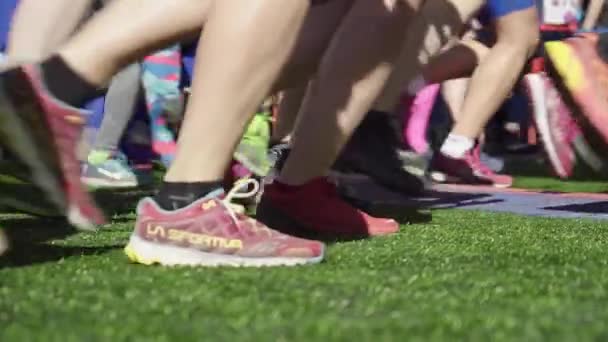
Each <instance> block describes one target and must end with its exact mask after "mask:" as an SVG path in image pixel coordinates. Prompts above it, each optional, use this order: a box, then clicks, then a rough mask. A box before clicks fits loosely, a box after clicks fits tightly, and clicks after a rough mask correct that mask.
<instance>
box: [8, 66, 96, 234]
mask: <svg viewBox="0 0 608 342" xmlns="http://www.w3.org/2000/svg"><path fill="white" fill-rule="evenodd" d="M0 119H1V120H2V124H1V125H0V139H1V140H2V143H3V144H4V145H5V146H7V147H8V148H10V149H11V150H12V151H13V152H14V154H15V155H16V156H17V157H18V158H19V159H20V160H21V162H23V163H24V164H25V165H26V166H27V167H28V168H29V170H30V172H31V179H32V181H33V182H34V183H35V184H36V185H37V186H38V187H39V188H40V189H41V190H42V191H43V192H44V193H45V194H46V196H47V197H48V199H49V200H50V201H51V202H52V203H53V204H54V205H55V206H56V207H57V208H58V209H59V211H60V212H61V213H63V214H64V215H65V216H66V217H67V218H68V220H69V221H70V223H72V224H73V225H74V226H76V227H78V228H80V229H86V230H93V229H95V227H96V225H99V224H102V223H103V222H104V217H103V214H102V213H101V211H100V210H99V209H98V208H97V206H96V205H95V202H94V201H93V199H92V198H91V196H90V195H89V193H88V192H87V190H86V189H85V187H84V186H83V185H82V183H81V180H80V163H79V161H78V159H77V156H76V149H77V146H78V143H79V140H80V137H81V133H82V130H83V127H84V124H85V122H86V118H85V116H84V115H83V113H82V112H81V110H79V109H77V108H73V107H70V106H68V105H66V104H64V103H61V102H59V101H58V100H57V99H55V98H54V97H52V96H51V95H50V94H49V93H48V92H47V90H46V88H45V86H44V84H43V82H42V80H41V75H40V71H39V70H38V68H37V67H36V66H33V65H28V66H23V67H20V68H17V69H12V70H10V71H7V72H4V73H2V74H0Z"/></svg>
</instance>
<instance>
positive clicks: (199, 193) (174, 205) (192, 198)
mask: <svg viewBox="0 0 608 342" xmlns="http://www.w3.org/2000/svg"><path fill="white" fill-rule="evenodd" d="M222 185H223V180H218V181H212V182H195V183H178V182H166V181H165V182H163V183H162V184H161V186H160V189H159V191H158V193H157V194H156V196H154V200H155V201H156V203H158V205H159V206H160V207H161V208H163V209H165V210H178V209H181V208H185V207H187V206H189V205H190V204H192V203H194V202H196V201H197V200H199V199H201V198H203V197H205V196H207V195H209V194H211V193H212V192H215V191H217V190H220V189H223V188H222Z"/></svg>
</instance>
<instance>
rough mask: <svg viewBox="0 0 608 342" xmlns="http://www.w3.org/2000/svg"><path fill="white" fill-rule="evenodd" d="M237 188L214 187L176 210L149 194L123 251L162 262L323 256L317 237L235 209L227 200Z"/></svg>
mask: <svg viewBox="0 0 608 342" xmlns="http://www.w3.org/2000/svg"><path fill="white" fill-rule="evenodd" d="M235 189H237V190H236V191H234V190H235ZM237 193H238V187H236V188H234V189H233V191H230V192H229V193H228V194H227V195H226V196H224V192H223V190H218V191H216V192H213V193H210V194H209V195H207V196H206V197H204V198H201V199H200V200H198V201H196V202H194V203H192V204H191V205H189V206H188V207H186V208H182V209H179V210H176V211H166V210H163V209H162V208H160V207H159V206H158V204H157V203H156V202H155V201H154V200H153V199H152V198H146V199H144V200H142V201H141V202H140V203H139V205H138V208H137V222H136V225H135V231H134V232H133V234H132V235H131V238H130V240H129V244H128V245H127V246H126V248H125V253H126V254H127V256H128V257H129V259H130V260H131V261H132V262H135V263H140V264H145V265H152V264H160V265H164V266H181V265H188V266H247V267H262V266H295V265H303V264H314V263H319V262H321V261H322V259H323V256H324V250H325V246H324V245H323V244H322V243H320V242H317V241H311V240H305V239H300V238H295V237H291V236H288V235H285V234H282V233H279V232H277V231H275V230H272V229H270V228H268V227H267V226H265V225H263V224H261V223H260V222H258V221H256V220H254V219H252V218H250V217H247V216H244V215H242V214H239V213H236V212H235V211H234V209H233V208H232V206H231V204H230V201H231V200H232V199H233V198H235V196H237V195H236V194H237Z"/></svg>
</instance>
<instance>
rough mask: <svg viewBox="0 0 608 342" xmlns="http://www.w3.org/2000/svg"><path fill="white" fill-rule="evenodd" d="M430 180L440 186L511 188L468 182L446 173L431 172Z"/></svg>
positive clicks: (495, 184) (508, 185) (507, 185)
mask: <svg viewBox="0 0 608 342" xmlns="http://www.w3.org/2000/svg"><path fill="white" fill-rule="evenodd" d="M430 177H431V180H432V181H433V182H435V183H441V184H462V185H479V186H491V187H494V188H498V189H508V188H510V187H512V186H513V184H500V183H491V182H486V183H484V182H481V181H477V182H469V181H466V180H464V179H462V178H458V177H454V176H450V175H448V174H446V173H443V172H439V171H431V172H430Z"/></svg>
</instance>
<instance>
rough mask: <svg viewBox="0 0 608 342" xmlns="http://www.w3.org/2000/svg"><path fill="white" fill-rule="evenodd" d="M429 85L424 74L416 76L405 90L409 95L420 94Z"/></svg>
mask: <svg viewBox="0 0 608 342" xmlns="http://www.w3.org/2000/svg"><path fill="white" fill-rule="evenodd" d="M427 85H428V82H427V81H426V80H425V79H424V77H423V76H422V75H419V76H416V77H415V78H414V79H413V80H412V81H411V82H410V83H409V84H408V85H407V88H406V89H405V91H406V92H407V94H408V95H411V96H415V95H416V94H418V93H419V92H420V91H421V90H422V89H424V87H426V86H427Z"/></svg>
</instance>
